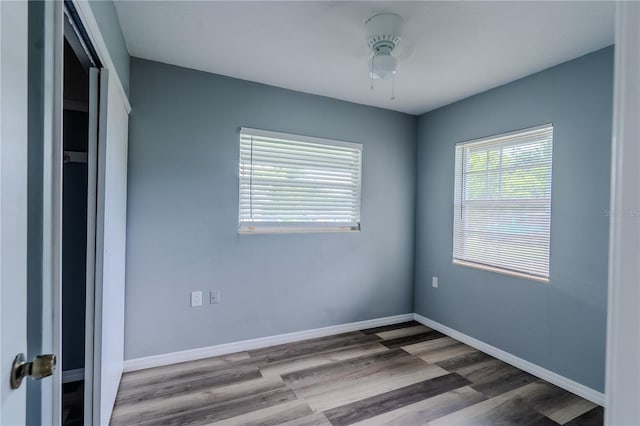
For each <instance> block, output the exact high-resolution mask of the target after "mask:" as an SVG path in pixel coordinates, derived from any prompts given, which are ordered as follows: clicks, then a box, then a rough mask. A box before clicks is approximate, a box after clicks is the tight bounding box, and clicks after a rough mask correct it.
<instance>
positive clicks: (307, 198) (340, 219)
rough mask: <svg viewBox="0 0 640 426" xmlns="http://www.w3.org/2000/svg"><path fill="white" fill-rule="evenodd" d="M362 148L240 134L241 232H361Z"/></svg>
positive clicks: (307, 139)
mask: <svg viewBox="0 0 640 426" xmlns="http://www.w3.org/2000/svg"><path fill="white" fill-rule="evenodd" d="M361 169H362V145H360V144H354V143H348V142H338V141H330V140H326V139H318V138H311V137H307V136H298V135H288V134H283V133H275V132H267V131H264V130H256V129H248V128H242V129H241V130H240V210H239V232H240V233H269V232H322V231H334V232H336V231H359V230H360V176H361Z"/></svg>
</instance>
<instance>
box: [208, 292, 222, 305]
mask: <svg viewBox="0 0 640 426" xmlns="http://www.w3.org/2000/svg"><path fill="white" fill-rule="evenodd" d="M209 303H211V304H212V305H217V304H218V303H220V290H211V293H210V294H209Z"/></svg>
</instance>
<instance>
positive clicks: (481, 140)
mask: <svg viewBox="0 0 640 426" xmlns="http://www.w3.org/2000/svg"><path fill="white" fill-rule="evenodd" d="M547 129H551V130H553V123H547V124H540V125H539V126H533V127H525V128H524V129H520V130H512V131H509V132H504V133H498V134H497V135H490V136H483V137H481V138H476V139H469V140H467V141H462V142H458V143H456V147H458V146H469V145H475V144H481V143H485V142H488V141H495V142H499V141H498V140H499V139H506V138H509V137H511V136H515V135H518V134H521V133H534V132H538V131H540V130H547Z"/></svg>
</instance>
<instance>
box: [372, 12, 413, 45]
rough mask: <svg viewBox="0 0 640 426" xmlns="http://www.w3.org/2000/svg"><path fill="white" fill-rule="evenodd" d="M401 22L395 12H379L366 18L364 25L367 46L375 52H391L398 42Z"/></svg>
mask: <svg viewBox="0 0 640 426" xmlns="http://www.w3.org/2000/svg"><path fill="white" fill-rule="evenodd" d="M402 24H403V19H402V17H401V16H400V15H397V14H395V13H379V14H377V15H374V16H372V17H371V18H369V19H367V21H366V22H365V24H364V26H365V29H366V31H367V41H368V44H369V47H370V48H371V49H372V50H373V51H374V52H375V53H391V51H392V50H393V49H394V48H395V47H396V46H397V45H398V43H400V37H401V34H402Z"/></svg>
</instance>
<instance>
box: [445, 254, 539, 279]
mask: <svg viewBox="0 0 640 426" xmlns="http://www.w3.org/2000/svg"><path fill="white" fill-rule="evenodd" d="M453 264H454V265H458V266H466V267H468V268H475V269H480V270H483V271H489V272H495V273H496V274H502V275H509V276H511V277H518V278H524V279H527V280H533V281H538V282H541V283H545V284H549V278H545V277H540V276H538V275H531V274H527V273H524V272H517V271H512V270H510V269H505V268H498V267H495V266H489V265H484V264H482V263H476V262H469V261H468V260H460V259H453Z"/></svg>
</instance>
